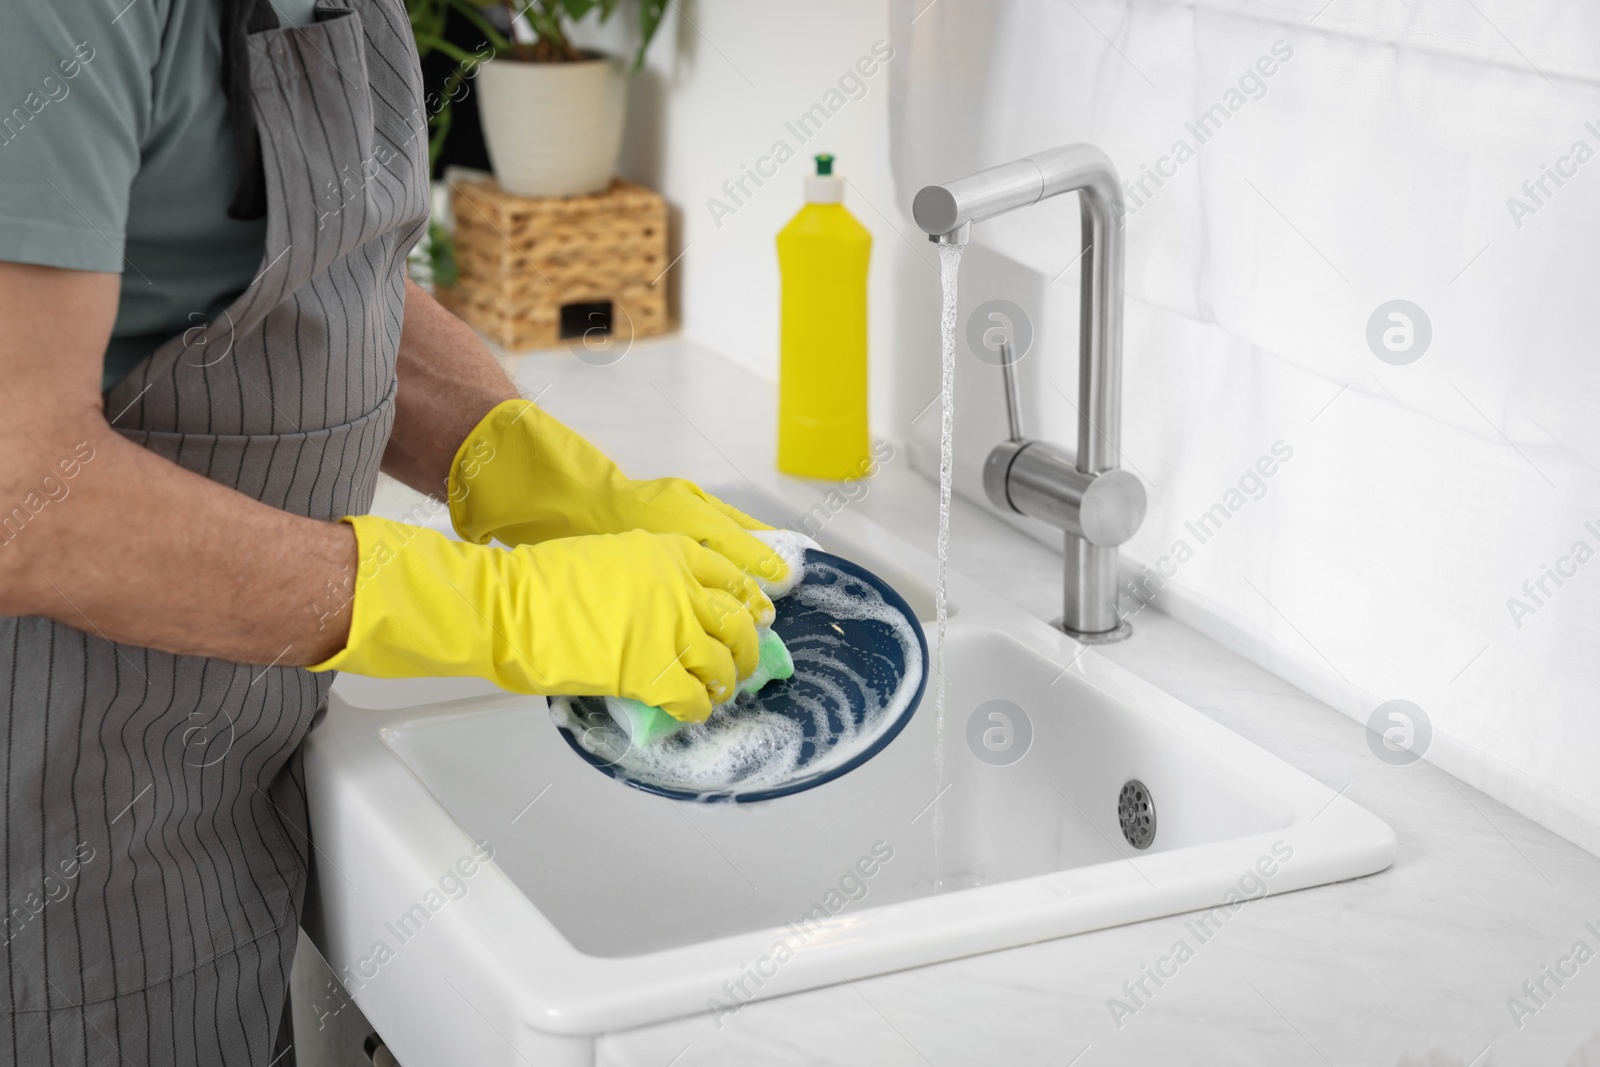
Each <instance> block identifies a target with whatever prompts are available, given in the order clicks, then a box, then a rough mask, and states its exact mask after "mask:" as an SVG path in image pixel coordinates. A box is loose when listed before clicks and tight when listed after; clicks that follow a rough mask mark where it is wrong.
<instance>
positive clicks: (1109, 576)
mask: <svg viewBox="0 0 1600 1067" xmlns="http://www.w3.org/2000/svg"><path fill="white" fill-rule="evenodd" d="M1070 192H1076V193H1077V194H1078V201H1079V204H1080V207H1081V210H1082V217H1083V252H1082V253H1081V258H1082V261H1083V268H1082V271H1083V285H1082V296H1081V300H1080V308H1079V326H1078V449H1077V453H1076V454H1074V453H1072V452H1068V451H1067V450H1066V449H1063V448H1058V447H1057V446H1055V445H1052V444H1050V443H1049V442H1047V441H1030V440H1027V439H1026V438H1024V437H1023V436H1022V433H1021V427H1020V424H1019V420H1018V419H1017V418H1015V417H1014V413H1015V412H1016V411H1017V410H1018V406H1017V401H1016V397H1015V389H1016V384H1015V379H1014V377H1013V376H1012V375H1011V374H1009V373H1008V374H1007V375H1006V377H1005V384H1006V389H1007V398H1006V403H1007V411H1008V414H1010V415H1013V417H1012V418H1011V420H1010V421H1011V437H1012V439H1011V440H1009V441H1005V442H1002V443H1001V444H999V445H997V446H996V447H995V449H994V450H993V451H992V452H990V453H989V459H988V461H987V462H986V463H985V464H984V470H983V487H984V491H985V492H986V493H987V494H988V496H989V499H990V500H992V501H993V502H994V504H995V506H996V507H1000V508H1004V509H1006V510H1009V511H1013V512H1016V513H1017V514H1020V515H1031V516H1033V517H1034V518H1036V519H1042V520H1044V521H1045V522H1048V523H1050V524H1051V525H1053V526H1056V527H1059V528H1060V529H1061V530H1064V531H1065V532H1066V581H1065V595H1066V607H1065V610H1064V611H1063V613H1062V616H1061V618H1060V619H1058V620H1056V625H1057V626H1059V627H1060V628H1061V629H1062V630H1065V631H1066V632H1067V633H1069V634H1071V635H1072V636H1074V637H1076V638H1078V639H1079V640H1082V641H1091V642H1104V641H1120V640H1121V639H1122V638H1124V637H1127V636H1128V635H1129V634H1130V633H1132V632H1133V628H1132V627H1131V626H1130V625H1129V624H1128V622H1127V621H1126V620H1125V619H1123V618H1122V617H1121V614H1120V612H1119V611H1118V606H1117V546H1118V545H1120V544H1122V543H1123V542H1124V541H1127V540H1128V539H1129V538H1130V537H1132V536H1133V535H1134V533H1135V532H1136V531H1137V530H1138V529H1139V524H1140V523H1142V522H1143V521H1144V512H1145V504H1146V500H1145V492H1144V485H1143V484H1142V483H1141V482H1140V481H1139V479H1138V478H1137V477H1136V476H1135V475H1133V474H1131V473H1130V472H1128V471H1125V470H1122V469H1121V467H1120V466H1119V462H1120V457H1121V454H1122V453H1121V441H1122V214H1123V208H1122V185H1121V183H1120V182H1119V181H1118V179H1117V171H1116V168H1115V167H1113V166H1112V165H1111V160H1109V159H1107V158H1106V154H1105V153H1104V152H1102V151H1100V150H1099V149H1098V148H1095V147H1094V146H1093V145H1086V144H1071V145H1063V146H1061V147H1060V148H1052V149H1050V151H1048V152H1041V153H1039V154H1038V155H1036V156H1029V157H1028V158H1027V159H1019V160H1017V161H1016V162H1015V163H1005V164H1002V165H1001V166H998V167H990V168H989V169H988V170H981V171H979V172H978V173H976V174H972V175H968V176H967V177H965V178H958V179H957V180H955V181H953V182H945V183H944V184H943V185H929V186H926V187H925V188H923V189H922V190H921V191H920V192H918V193H917V196H916V199H915V200H914V201H912V204H911V215H912V217H913V218H914V219H916V222H917V225H918V226H920V227H922V229H923V230H925V231H926V232H927V234H928V240H930V241H933V242H935V243H938V244H961V245H964V244H966V243H967V240H968V238H969V237H970V236H971V234H972V224H973V223H974V222H981V221H983V220H984V219H989V218H993V217H995V216H996V215H1003V214H1005V213H1006V212H1008V211H1015V210H1016V209H1017V208H1021V207H1027V206H1028V205H1029V204H1036V203H1038V202H1039V201H1040V200H1043V199H1045V198H1046V197H1050V196H1056V195H1057V194H1060V193H1070ZM1009 358H1010V357H1009V353H1006V354H1003V355H1002V365H1004V364H1005V363H1006V360H1008V359H1009ZM1008 369H1009V368H1008Z"/></svg>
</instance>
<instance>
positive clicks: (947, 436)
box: [933, 244, 961, 893]
mask: <svg viewBox="0 0 1600 1067" xmlns="http://www.w3.org/2000/svg"><path fill="white" fill-rule="evenodd" d="M938 247H939V284H940V289H941V291H942V294H943V300H944V303H943V305H942V306H941V307H940V309H939V333H940V338H939V343H940V383H941V386H940V387H941V389H942V392H941V394H940V395H941V397H942V398H943V403H942V404H941V409H940V410H941V417H940V420H939V541H938V557H939V570H938V576H937V578H936V579H935V581H934V586H933V600H934V620H935V622H934V625H935V629H936V638H935V641H936V643H935V646H934V653H933V673H934V680H935V682H936V683H937V685H938V692H937V694H936V696H935V698H934V710H933V713H934V740H933V789H934V800H933V891H934V892H935V893H938V892H939V887H940V885H941V884H942V883H943V878H942V876H941V872H940V867H939V861H940V855H939V854H940V851H941V845H942V843H943V841H944V809H943V808H942V807H941V806H940V804H939V791H940V790H941V789H943V788H944V704H945V676H944V635H945V626H946V622H947V619H948V615H947V604H946V588H945V587H946V580H947V578H948V576H949V570H950V486H951V481H952V479H953V475H954V471H955V391H956V282H957V279H958V278H959V277H960V273H961V246H960V245H958V244H948V245H947V244H941V245H939V246H938Z"/></svg>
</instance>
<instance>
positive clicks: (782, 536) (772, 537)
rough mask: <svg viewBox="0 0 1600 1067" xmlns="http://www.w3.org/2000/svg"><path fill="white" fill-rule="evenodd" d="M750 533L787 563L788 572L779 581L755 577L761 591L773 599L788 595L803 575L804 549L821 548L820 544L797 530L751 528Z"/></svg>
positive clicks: (804, 565) (804, 568)
mask: <svg viewBox="0 0 1600 1067" xmlns="http://www.w3.org/2000/svg"><path fill="white" fill-rule="evenodd" d="M750 533H751V535H752V536H754V537H755V538H756V539H757V540H758V541H761V542H763V543H765V544H766V546H767V547H768V548H770V549H772V550H773V551H774V552H776V553H777V554H778V556H779V558H781V559H782V560H783V562H784V563H786V564H788V565H789V572H788V574H786V575H785V576H784V579H783V581H781V582H773V581H768V580H766V579H765V578H761V577H759V576H758V577H757V578H756V584H757V585H759V586H760V587H761V591H762V592H763V593H765V594H767V596H769V597H771V598H772V599H773V600H777V599H778V598H779V597H785V596H788V595H789V594H790V593H791V592H793V591H794V587H795V586H797V585H799V584H800V579H801V578H802V577H804V576H805V570H806V549H808V548H814V549H817V550H818V551H819V552H820V551H821V550H822V546H821V545H819V544H817V543H816V542H815V541H813V540H812V539H811V538H809V537H807V536H806V535H805V534H803V533H801V532H800V531H798V530H751V531H750Z"/></svg>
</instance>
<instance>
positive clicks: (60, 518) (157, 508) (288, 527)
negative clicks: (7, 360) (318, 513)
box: [0, 422, 356, 666]
mask: <svg viewBox="0 0 1600 1067" xmlns="http://www.w3.org/2000/svg"><path fill="white" fill-rule="evenodd" d="M101 426H102V427H104V429H103V430H101V431H95V430H93V429H92V428H91V429H90V430H89V431H88V432H86V433H84V434H83V435H82V437H81V439H80V440H79V441H76V442H72V443H71V445H70V451H69V450H68V444H67V442H66V441H65V440H64V439H63V440H61V441H60V442H59V443H58V445H57V447H56V448H55V449H54V451H53V452H52V451H46V450H43V449H41V450H39V451H38V452H37V453H36V454H37V455H39V456H40V457H41V459H43V458H44V457H48V456H51V455H54V454H55V453H60V454H61V456H62V457H63V458H66V457H68V456H71V457H73V458H72V462H74V463H76V464H77V468H76V474H75V475H74V476H73V477H72V478H71V479H70V480H65V479H63V478H62V477H61V475H60V473H59V463H60V460H55V461H48V460H46V461H45V465H46V466H53V467H55V468H56V470H57V472H58V473H56V474H55V475H54V484H56V485H59V486H61V487H62V489H64V490H65V495H64V496H61V497H60V499H59V500H57V501H54V502H51V503H49V504H48V505H47V506H45V507H43V508H42V509H41V510H40V511H39V513H38V514H37V515H34V516H33V517H32V518H31V519H30V521H29V522H28V523H27V525H26V526H25V527H22V528H20V529H16V530H14V531H13V530H11V529H7V530H6V531H5V537H6V538H7V539H6V540H5V541H4V543H0V580H3V582H4V585H5V588H4V589H3V591H0V614H8V615H45V616H49V617H51V618H54V619H56V620H58V621H60V622H64V623H66V624H67V625H69V626H74V627H76V628H78V629H80V630H85V631H87V632H89V633H92V634H97V635H99V636H101V637H104V638H107V639H109V640H113V641H120V642H125V643H128V644H135V645H143V646H147V647H151V648H158V649H162V650H164V651H168V652H177V653H185V654H191V655H202V656H215V657H219V658H222V659H229V660H236V661H239V662H243V663H263V664H265V663H279V664H283V665H286V666H287V665H298V666H305V665H309V664H313V663H319V662H321V661H322V660H325V659H327V658H328V657H330V656H332V655H333V654H334V653H335V652H337V651H339V649H341V648H343V647H344V642H345V636H346V634H347V632H348V630H349V625H350V600H351V593H352V590H353V588H354V584H353V583H354V579H355V572H356V540H355V534H354V532H353V531H352V530H351V529H350V528H349V527H348V526H345V525H343V524H339V523H327V522H318V521H316V520H313V519H307V518H303V517H301V516H298V515H291V514H289V513H288V512H284V511H279V510H278V509H276V508H273V507H269V506H267V505H265V504H262V503H260V502H258V501H255V500H252V499H250V498H249V497H247V496H245V495H243V494H242V493H238V492H235V491H234V490H232V489H229V488H227V487H225V486H222V485H219V484H217V483H216V482H213V481H211V480H209V479H207V478H203V477H201V476H200V475H198V474H194V473H192V472H190V471H186V470H184V469H182V468H181V467H178V466H176V465H174V464H172V463H170V462H168V461H167V460H165V459H163V458H161V457H160V456H157V455H156V454H154V453H152V452H149V451H147V450H146V449H144V448H141V447H140V446H138V445H136V444H133V443H132V442H130V441H128V440H126V439H124V438H123V437H122V436H121V435H120V434H118V433H116V432H115V431H114V430H112V429H110V427H107V426H105V424H104V422H102V423H101ZM85 456H87V457H88V458H87V461H85V460H84V459H83V457H85ZM41 469H45V467H44V466H42V467H41ZM41 480H42V477H41ZM47 499H48V498H47ZM6 510H7V511H8V512H9V510H10V506H9V502H8V503H7V505H6Z"/></svg>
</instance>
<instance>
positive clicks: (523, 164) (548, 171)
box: [477, 56, 628, 196]
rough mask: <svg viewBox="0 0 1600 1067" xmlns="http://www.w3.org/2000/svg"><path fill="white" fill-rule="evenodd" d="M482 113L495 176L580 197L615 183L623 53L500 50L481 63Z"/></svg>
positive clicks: (533, 190) (524, 192)
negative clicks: (518, 55) (548, 54)
mask: <svg viewBox="0 0 1600 1067" xmlns="http://www.w3.org/2000/svg"><path fill="white" fill-rule="evenodd" d="M477 82H478V91H479V93H480V94H481V95H480V96H479V98H478V114H479V116H480V119H481V121H482V123H483V139H484V143H485V145H486V146H487V147H488V149H489V161H490V163H491V164H492V165H493V167H494V176H495V180H497V181H498V182H499V183H500V187H501V188H503V189H505V190H506V191H507V192H510V193H516V194H517V195H519V196H580V195H583V194H585V193H597V192H600V191H601V190H603V189H605V188H606V186H607V185H609V184H610V183H611V178H612V175H613V174H615V173H616V169H617V153H618V151H619V150H620V149H621V147H622V122H623V118H624V116H625V114H626V111H627V101H628V96H627V90H628V72H627V68H626V65H625V64H624V62H623V60H621V59H618V58H616V57H613V56H597V57H595V58H593V59H585V60H580V61H578V62H575V63H528V62H522V61H519V60H516V59H512V58H510V57H509V56H500V57H497V58H495V59H494V60H492V61H490V62H488V63H485V64H484V65H483V66H482V67H481V68H479V70H478V75H477Z"/></svg>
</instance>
